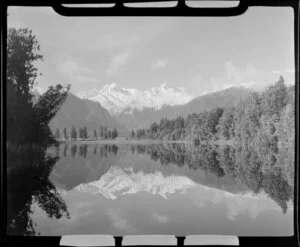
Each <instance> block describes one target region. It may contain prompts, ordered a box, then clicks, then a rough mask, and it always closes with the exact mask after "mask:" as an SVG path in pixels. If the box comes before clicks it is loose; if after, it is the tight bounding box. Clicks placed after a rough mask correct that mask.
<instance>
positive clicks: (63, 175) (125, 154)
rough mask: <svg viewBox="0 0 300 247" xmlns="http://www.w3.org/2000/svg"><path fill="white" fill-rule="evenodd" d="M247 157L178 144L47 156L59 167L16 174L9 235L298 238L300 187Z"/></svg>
mask: <svg viewBox="0 0 300 247" xmlns="http://www.w3.org/2000/svg"><path fill="white" fill-rule="evenodd" d="M239 152H240V151H238V150H236V149H235V148H233V147H231V146H222V147H219V146H214V147H211V146H208V147H191V146H187V145H183V144H174V143H173V144H147V145H129V144H118V145H103V144H100V143H98V144H80V143H78V144H76V143H73V144H61V145H60V146H59V147H58V148H55V149H52V150H50V151H48V152H47V155H50V154H51V155H52V157H54V158H51V156H49V157H48V156H46V155H45V157H44V156H41V157H40V158H39V159H37V160H32V159H29V160H30V161H29V160H28V159H25V158H24V159H23V161H22V162H23V163H24V162H25V163H26V162H31V163H30V164H31V165H30V166H28V167H26V166H21V168H20V167H19V166H17V167H14V168H12V169H11V170H10V171H8V223H9V224H8V232H9V234H11V235H42V236H43V235H45V236H61V235H67V234H111V235H115V236H116V235H117V236H122V235H126V234H174V235H188V234H226V235H238V236H287V235H292V234H293V185H292V184H291V183H289V182H288V180H287V179H286V176H285V174H282V172H277V173H274V172H273V173H272V172H271V173H270V172H265V171H264V170H263V169H261V167H262V166H261V165H257V164H261V163H260V162H261V161H260V160H259V158H258V157H256V156H251V155H250V156H249V155H248V156H243V155H242V156H241V155H240V154H239ZM240 157H244V158H242V159H241V158H240ZM247 157H250V158H248V159H249V160H245V159H247ZM253 157H256V160H255V158H253ZM33 164H34V165H33ZM252 164H255V165H252Z"/></svg>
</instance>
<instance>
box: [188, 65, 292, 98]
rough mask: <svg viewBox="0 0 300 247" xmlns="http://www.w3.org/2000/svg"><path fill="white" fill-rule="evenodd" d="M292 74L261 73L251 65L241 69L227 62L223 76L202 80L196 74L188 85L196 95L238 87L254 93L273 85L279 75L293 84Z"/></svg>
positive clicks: (278, 72) (278, 71)
mask: <svg viewBox="0 0 300 247" xmlns="http://www.w3.org/2000/svg"><path fill="white" fill-rule="evenodd" d="M293 72H294V70H292V69H286V70H273V71H261V70H258V69H257V68H256V67H255V66H254V65H253V64H251V63H248V64H247V65H246V66H244V67H241V66H236V65H235V64H234V63H233V62H232V61H227V62H225V63H224V72H223V75H221V76H219V77H210V78H204V77H203V76H202V75H201V74H196V75H195V76H194V77H193V78H192V80H191V82H190V83H191V84H192V85H191V87H192V89H193V91H194V92H198V93H197V94H198V95H203V94H207V93H212V92H216V91H219V90H224V89H226V88H229V87H240V86H242V87H246V88H249V89H251V90H254V91H262V90H264V89H265V88H266V87H268V86H270V85H272V84H274V83H275V82H276V81H277V80H278V78H279V75H280V74H282V75H283V76H284V78H285V82H286V83H287V84H291V83H293V82H294V80H293V74H292V73H293Z"/></svg>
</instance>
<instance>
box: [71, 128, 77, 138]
mask: <svg viewBox="0 0 300 247" xmlns="http://www.w3.org/2000/svg"><path fill="white" fill-rule="evenodd" d="M71 138H72V140H77V131H76V128H75V127H72V129H71Z"/></svg>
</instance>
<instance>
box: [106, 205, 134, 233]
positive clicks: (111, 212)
mask: <svg viewBox="0 0 300 247" xmlns="http://www.w3.org/2000/svg"><path fill="white" fill-rule="evenodd" d="M107 215H108V216H109V219H110V220H111V221H112V225H113V226H114V227H115V228H116V229H118V230H121V231H126V232H134V228H133V227H132V226H131V225H130V224H129V222H128V221H127V220H126V219H125V218H124V217H123V216H122V214H121V212H120V211H119V210H117V209H114V208H110V209H108V211H107Z"/></svg>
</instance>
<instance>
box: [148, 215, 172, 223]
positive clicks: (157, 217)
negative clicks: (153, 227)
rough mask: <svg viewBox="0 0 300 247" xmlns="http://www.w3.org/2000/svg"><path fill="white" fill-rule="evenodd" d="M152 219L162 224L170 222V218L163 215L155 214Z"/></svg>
mask: <svg viewBox="0 0 300 247" xmlns="http://www.w3.org/2000/svg"><path fill="white" fill-rule="evenodd" d="M152 217H153V218H154V219H155V220H157V221H159V222H160V223H166V222H168V217H167V216H166V215H161V214H157V213H154V214H153V215H152Z"/></svg>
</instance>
